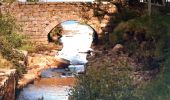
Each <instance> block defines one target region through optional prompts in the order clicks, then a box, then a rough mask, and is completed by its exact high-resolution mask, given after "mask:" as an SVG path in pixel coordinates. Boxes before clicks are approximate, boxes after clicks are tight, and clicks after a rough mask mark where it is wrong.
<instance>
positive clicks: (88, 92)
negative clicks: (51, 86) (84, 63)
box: [70, 56, 134, 100]
mask: <svg viewBox="0 0 170 100" xmlns="http://www.w3.org/2000/svg"><path fill="white" fill-rule="evenodd" d="M99 59H100V60H99ZM95 63H97V64H92V66H91V65H90V66H88V69H87V72H86V74H85V75H81V76H78V81H77V84H76V86H75V87H73V89H71V93H70V99H71V100H123V99H125V100H126V99H133V95H132V94H133V89H134V88H133V86H132V81H131V80H132V79H131V77H130V76H131V73H130V72H131V66H130V65H129V63H128V61H127V60H124V59H119V60H116V61H115V62H112V59H111V58H110V57H108V56H106V58H102V57H99V58H98V59H97V60H96V62H95Z"/></svg>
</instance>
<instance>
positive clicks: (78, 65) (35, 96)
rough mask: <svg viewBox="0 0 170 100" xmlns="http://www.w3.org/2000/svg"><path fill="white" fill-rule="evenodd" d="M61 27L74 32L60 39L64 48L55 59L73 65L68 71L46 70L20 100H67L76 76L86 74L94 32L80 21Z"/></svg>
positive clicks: (29, 86) (23, 92) (27, 88)
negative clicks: (63, 60)
mask: <svg viewBox="0 0 170 100" xmlns="http://www.w3.org/2000/svg"><path fill="white" fill-rule="evenodd" d="M61 26H62V28H63V29H64V30H71V31H67V33H66V34H64V35H62V37H61V38H60V42H61V43H62V44H63V48H62V50H61V51H59V53H58V54H56V57H59V58H62V59H66V60H69V61H70V65H69V66H68V68H66V69H58V68H53V69H47V70H45V71H43V72H42V73H41V78H40V79H38V80H35V81H34V83H33V84H29V85H28V86H26V87H24V88H23V89H22V90H21V91H20V94H19V96H18V98H17V100H68V98H69V95H68V94H69V89H70V88H71V87H72V86H73V85H74V82H75V78H74V76H75V75H78V74H79V73H83V72H85V69H86V66H85V65H86V63H87V62H88V61H87V59H86V57H87V54H88V53H87V52H88V51H91V50H92V49H91V48H90V47H91V44H92V41H93V33H94V31H93V29H92V28H91V27H90V26H88V25H86V24H80V23H79V22H77V21H66V22H63V23H61Z"/></svg>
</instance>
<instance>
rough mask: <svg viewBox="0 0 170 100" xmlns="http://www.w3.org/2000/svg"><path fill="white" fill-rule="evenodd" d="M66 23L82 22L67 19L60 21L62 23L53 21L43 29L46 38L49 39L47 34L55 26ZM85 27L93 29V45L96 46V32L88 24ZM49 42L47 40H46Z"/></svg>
mask: <svg viewBox="0 0 170 100" xmlns="http://www.w3.org/2000/svg"><path fill="white" fill-rule="evenodd" d="M66 21H77V22H83V21H82V20H81V19H79V20H75V19H67V20H62V21H54V22H52V23H50V24H49V25H48V26H47V27H46V28H45V31H44V32H45V33H44V34H46V36H47V38H49V37H48V36H49V33H50V32H51V30H52V29H54V28H55V27H56V26H58V25H60V24H61V23H64V22H66ZM86 25H88V26H89V27H90V28H91V29H93V32H94V33H93V43H94V44H97V42H98V34H97V31H96V29H95V28H94V27H92V26H91V25H90V24H88V23H86ZM48 42H49V40H48Z"/></svg>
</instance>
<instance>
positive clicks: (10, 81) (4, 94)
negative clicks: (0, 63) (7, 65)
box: [0, 69, 18, 100]
mask: <svg viewBox="0 0 170 100" xmlns="http://www.w3.org/2000/svg"><path fill="white" fill-rule="evenodd" d="M17 80H18V78H17V74H16V69H0V100H15V88H16V83H17Z"/></svg>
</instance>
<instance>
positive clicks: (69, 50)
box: [48, 20, 98, 73]
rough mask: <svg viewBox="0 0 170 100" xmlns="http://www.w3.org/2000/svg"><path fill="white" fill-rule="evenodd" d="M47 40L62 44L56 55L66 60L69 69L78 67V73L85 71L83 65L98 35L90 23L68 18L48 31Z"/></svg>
mask: <svg viewBox="0 0 170 100" xmlns="http://www.w3.org/2000/svg"><path fill="white" fill-rule="evenodd" d="M48 41H49V42H55V43H57V44H62V50H61V51H59V52H58V54H56V57H57V58H62V59H65V60H68V61H69V62H70V65H69V66H68V67H69V69H71V68H72V67H74V69H76V68H78V67H79V68H78V71H77V73H79V72H84V71H85V67H84V65H85V64H86V63H87V62H88V61H87V59H86V57H87V55H88V54H89V53H90V52H91V51H93V50H92V48H91V46H92V44H97V41H98V35H97V33H96V31H95V30H94V29H93V28H92V27H91V26H90V25H88V24H85V23H81V22H79V21H76V20H68V21H64V22H62V23H60V24H58V25H56V26H55V27H54V28H53V29H52V30H51V31H50V32H49V33H48ZM75 65H76V66H75ZM80 67H81V68H80Z"/></svg>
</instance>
